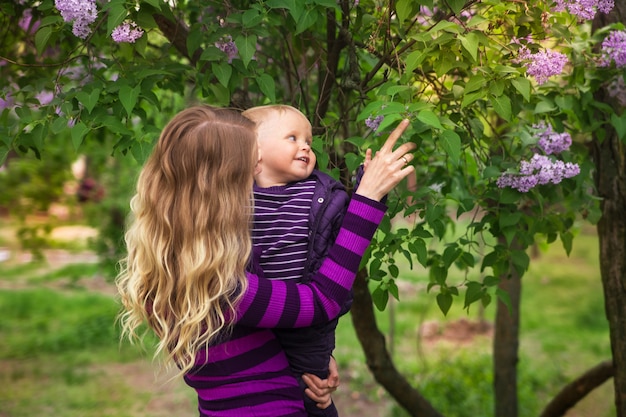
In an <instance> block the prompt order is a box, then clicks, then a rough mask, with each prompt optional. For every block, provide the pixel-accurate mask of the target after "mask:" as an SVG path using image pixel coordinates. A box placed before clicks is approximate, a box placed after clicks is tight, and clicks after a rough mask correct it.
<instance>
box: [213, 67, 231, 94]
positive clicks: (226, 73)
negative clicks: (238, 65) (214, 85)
mask: <svg viewBox="0 0 626 417" xmlns="http://www.w3.org/2000/svg"><path fill="white" fill-rule="evenodd" d="M211 71H213V75H215V77H216V78H217V80H218V81H219V82H220V84H222V85H223V86H224V87H226V88H228V82H229V81H230V76H231V75H232V73H233V67H232V66H230V65H228V64H227V63H226V62H223V61H222V62H219V63H213V64H211Z"/></svg>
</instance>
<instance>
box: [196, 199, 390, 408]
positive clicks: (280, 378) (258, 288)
mask: <svg viewBox="0 0 626 417" xmlns="http://www.w3.org/2000/svg"><path fill="white" fill-rule="evenodd" d="M385 210H386V207H385V206H384V204H382V203H380V202H377V201H372V200H369V199H367V198H364V197H362V196H360V195H356V194H355V195H353V197H352V200H351V202H350V205H349V207H348V212H347V213H346V216H345V217H344V220H343V224H342V227H341V230H340V232H339V235H338V236H337V239H336V241H335V244H334V245H333V247H332V248H331V249H330V251H329V254H328V257H327V258H326V259H325V260H324V262H323V264H322V266H321V268H320V270H319V272H318V273H317V274H316V275H315V276H314V277H313V278H312V280H311V282H310V283H309V284H297V283H294V282H289V281H278V280H268V279H264V278H259V277H258V276H256V275H253V274H249V275H248V280H249V287H248V290H247V291H246V293H245V294H244V297H243V299H242V302H241V303H240V305H239V309H238V320H237V323H236V325H235V326H234V328H233V330H232V333H229V334H228V335H227V337H224V338H223V339H224V340H223V341H221V342H219V343H216V344H214V345H213V346H211V347H210V348H209V349H208V352H207V351H206V350H202V351H200V352H198V355H197V357H196V366H195V368H194V369H193V370H192V371H191V372H189V373H188V374H187V375H185V382H186V383H187V384H188V385H189V386H191V387H193V388H195V389H196V392H197V393H198V410H199V412H200V416H212V417H235V416H246V417H249V416H255V417H261V416H266V417H278V416H294V417H296V416H297V417H306V412H305V410H304V404H303V400H302V394H301V391H300V388H299V386H298V383H297V382H296V379H295V378H294V376H293V374H292V373H291V370H290V368H289V363H288V362H287V358H286V356H285V354H284V352H283V351H282V349H281V347H280V344H279V343H278V341H277V339H276V337H275V336H274V333H273V332H272V331H271V329H272V328H276V327H284V328H291V327H307V326H310V325H312V324H317V323H324V322H327V321H328V320H329V319H332V318H334V317H336V316H337V315H338V314H339V312H340V310H341V306H342V304H343V302H344V301H345V300H346V299H347V297H348V296H349V292H350V288H351V287H352V283H353V281H354V278H355V276H356V272H357V271H358V268H359V264H360V262H361V258H362V256H363V254H364V253H365V250H366V249H367V247H368V246H369V244H370V241H371V239H372V237H373V236H374V232H375V231H376V229H377V227H378V224H379V223H380V221H381V220H382V217H383V215H384V213H385Z"/></svg>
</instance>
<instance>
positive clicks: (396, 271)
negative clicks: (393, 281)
mask: <svg viewBox="0 0 626 417" xmlns="http://www.w3.org/2000/svg"><path fill="white" fill-rule="evenodd" d="M387 269H388V270H389V275H391V276H392V277H394V278H398V275H399V274H400V270H399V269H398V266H397V265H395V264H390V265H389V266H388V267H387Z"/></svg>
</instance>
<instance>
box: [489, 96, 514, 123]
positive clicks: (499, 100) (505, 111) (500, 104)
mask: <svg viewBox="0 0 626 417" xmlns="http://www.w3.org/2000/svg"><path fill="white" fill-rule="evenodd" d="M489 101H490V102H491V105H492V106H493V109H494V110H495V111H496V113H498V115H499V116H500V117H502V118H503V119H504V120H506V121H507V122H510V121H511V99H509V98H508V97H507V96H505V95H502V96H498V97H493V96H492V97H491V98H490V100H489Z"/></svg>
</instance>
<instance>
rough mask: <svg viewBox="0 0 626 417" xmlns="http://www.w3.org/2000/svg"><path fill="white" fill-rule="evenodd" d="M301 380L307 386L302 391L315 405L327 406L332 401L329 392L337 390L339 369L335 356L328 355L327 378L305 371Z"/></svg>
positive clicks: (319, 406) (323, 407)
mask: <svg viewBox="0 0 626 417" xmlns="http://www.w3.org/2000/svg"><path fill="white" fill-rule="evenodd" d="M302 380H303V381H304V382H305V384H306V385H307V386H308V388H307V389H306V390H304V392H305V393H306V395H307V396H308V397H309V398H310V399H312V400H313V401H315V402H316V403H317V407H318V408H321V409H325V408H328V407H329V406H330V404H331V403H332V401H333V399H332V398H331V396H330V394H332V393H333V392H335V391H337V387H338V386H339V371H338V369H337V362H336V361H335V358H333V357H332V356H331V357H330V364H329V365H328V378H327V379H321V378H320V377H318V376H317V375H313V374H307V373H305V374H303V375H302Z"/></svg>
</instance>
